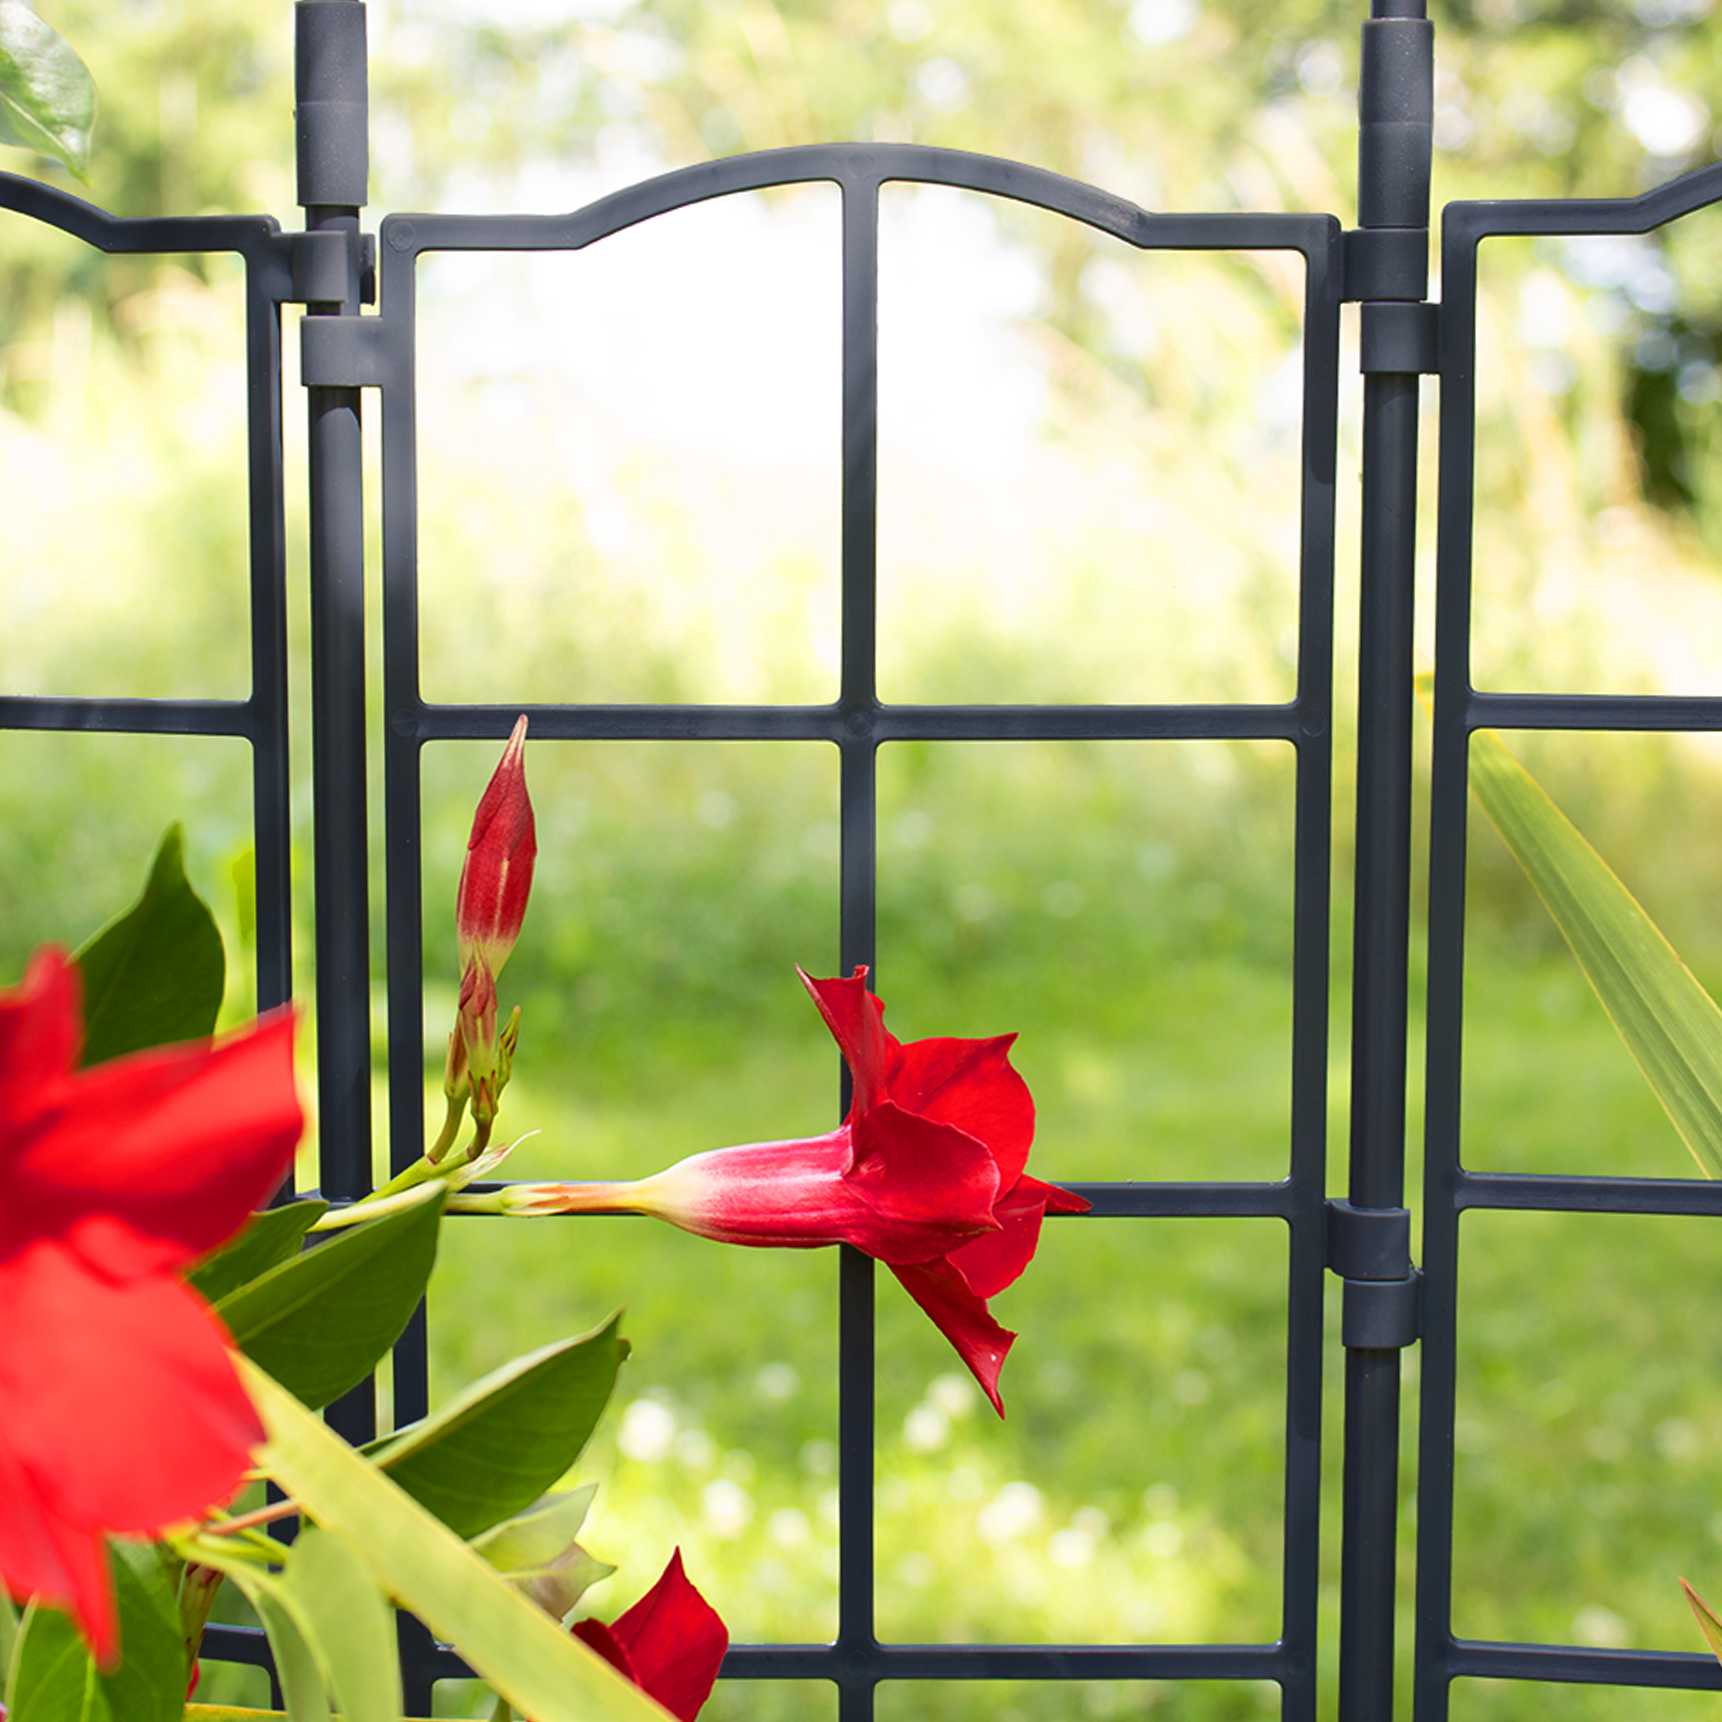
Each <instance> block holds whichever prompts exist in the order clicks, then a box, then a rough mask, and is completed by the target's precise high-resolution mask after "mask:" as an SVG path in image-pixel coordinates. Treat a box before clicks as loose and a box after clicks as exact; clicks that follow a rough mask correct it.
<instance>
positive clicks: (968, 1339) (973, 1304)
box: [891, 1262, 1016, 1417]
mask: <svg viewBox="0 0 1722 1722" xmlns="http://www.w3.org/2000/svg"><path fill="white" fill-rule="evenodd" d="M891 1272H892V1273H894V1274H895V1275H896V1276H897V1278H898V1279H900V1280H901V1281H902V1282H903V1286H904V1289H905V1290H906V1291H907V1292H908V1294H909V1296H910V1297H912V1298H913V1299H914V1300H915V1302H916V1303H918V1304H919V1305H920V1306H921V1308H922V1309H924V1310H925V1311H926V1312H927V1314H928V1315H929V1316H931V1317H932V1319H933V1325H934V1326H935V1327H937V1328H938V1330H939V1332H940V1333H942V1334H943V1335H944V1336H945V1338H946V1339H948V1340H949V1341H950V1342H951V1344H952V1345H954V1346H955V1347H956V1349H957V1355H958V1356H959V1357H960V1358H961V1359H962V1360H963V1362H964V1363H966V1364H967V1365H968V1366H969V1369H970V1371H971V1372H972V1373H973V1375H974V1378H975V1380H976V1381H978V1382H979V1383H980V1384H981V1389H982V1391H983V1392H984V1393H985V1394H986V1396H987V1398H988V1399H990V1400H991V1401H992V1406H993V1410H995V1411H996V1412H997V1413H998V1414H999V1416H1001V1417H1002V1416H1004V1401H1003V1400H1002V1399H1001V1398H1000V1397H999V1371H1000V1370H1001V1369H1003V1368H1004V1360H1005V1357H1006V1355H1007V1354H1008V1353H1009V1351H1010V1348H1011V1346H1012V1345H1013V1344H1015V1342H1016V1335H1015V1334H1014V1333H1012V1332H1011V1331H1010V1330H1009V1329H1008V1328H1003V1327H1000V1326H999V1324H998V1323H997V1322H996V1321H994V1320H993V1318H992V1316H991V1315H989V1314H988V1313H987V1306H986V1303H985V1301H984V1300H983V1299H981V1298H978V1297H976V1296H975V1294H974V1293H973V1292H972V1291H970V1290H969V1288H968V1286H967V1284H966V1283H965V1282H964V1280H963V1276H962V1275H961V1274H959V1273H958V1272H957V1270H956V1269H955V1268H953V1267H952V1266H951V1264H950V1263H949V1262H926V1263H922V1264H921V1265H919V1266H916V1267H906V1268H898V1267H894V1268H892V1269H891Z"/></svg>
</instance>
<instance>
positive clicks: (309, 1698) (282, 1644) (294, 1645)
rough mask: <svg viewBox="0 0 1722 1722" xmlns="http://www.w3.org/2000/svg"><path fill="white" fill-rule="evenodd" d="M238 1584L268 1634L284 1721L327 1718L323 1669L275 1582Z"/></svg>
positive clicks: (323, 1721)
mask: <svg viewBox="0 0 1722 1722" xmlns="http://www.w3.org/2000/svg"><path fill="white" fill-rule="evenodd" d="M240 1588H241V1589H242V1590H245V1591H246V1592H247V1595H248V1597H249V1600H250V1603H251V1606H252V1607H253V1608H254V1609H256V1611H257V1618H258V1619H259V1620H260V1621H262V1623H263V1630H264V1632H265V1633H267V1634H268V1637H269V1648H270V1649H271V1650H273V1651H274V1652H275V1672H276V1674H277V1675H278V1676H279V1677H280V1680H281V1697H282V1699H283V1701H284V1702H285V1703H286V1705H287V1716H288V1722H331V1717H332V1716H333V1712H332V1711H331V1710H330V1708H329V1695H328V1693H327V1691H326V1690H325V1689H324V1686H323V1671H322V1669H320V1668H319V1667H318V1666H317V1658H316V1656H315V1655H314V1654H313V1653H312V1650H311V1646H310V1645H309V1643H307V1642H306V1639H305V1634H304V1633H303V1632H301V1631H300V1629H299V1623H298V1621H296V1620H295V1619H294V1618H293V1614H292V1611H291V1610H290V1609H288V1608H287V1606H286V1605H285V1604H284V1603H283V1602H282V1601H281V1599H280V1595H279V1592H280V1588H281V1587H280V1586H279V1584H278V1583H276V1582H275V1581H274V1580H270V1581H269V1582H268V1583H267V1584H266V1585H259V1586H250V1587H248V1586H245V1585H242V1586H241V1587H240ZM253 1592H255V1594H252V1593H253Z"/></svg>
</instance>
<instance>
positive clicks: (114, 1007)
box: [0, 0, 227, 1064]
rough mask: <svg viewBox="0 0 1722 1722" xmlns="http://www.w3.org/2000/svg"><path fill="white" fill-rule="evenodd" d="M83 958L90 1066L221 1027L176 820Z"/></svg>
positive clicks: (218, 988)
mask: <svg viewBox="0 0 1722 1722" xmlns="http://www.w3.org/2000/svg"><path fill="white" fill-rule="evenodd" d="M5 4H6V0H0V6H4V5H5ZM77 961H78V967H79V968H80V969H81V970H82V971H83V981H84V1050H83V1062H84V1063H85V1064H103V1063H105V1062H106V1061H107V1060H108V1059H110V1058H119V1057H121V1056H122V1055H123V1054H125V1053H128V1052H139V1051H141V1050H142V1049H143V1048H145V1047H149V1046H166V1045H168V1044H169V1043H170V1042H173V1041H179V1040H197V1039H199V1038H200V1037H201V1036H204V1035H209V1034H213V1033H214V1032H215V1019H216V1015H217V1013H218V1012H219V1011H220V1009H221V994H222V989H223V988H224V986H225V985H226V979H227V959H226V957H225V955H224V954H223V953H222V949H221V934H220V932H219V931H218V930H217V929H216V925H215V917H214V916H213V915H212V914H210V912H209V909H208V907H207V906H206V905H205V903H204V901H203V899H202V898H201V897H199V896H198V894H197V893H196V892H195V891H194V890H192V888H191V881H190V880H189V879H187V878H186V876H185V836H184V833H183V832H182V831H181V830H180V828H179V827H178V826H177V825H174V826H170V827H169V829H168V831H167V834H166V835H165V836H164V837H163V838H162V840H161V847H160V848H159V849H157V850H156V854H155V860H154V861H153V862H152V863H151V864H150V871H149V878H148V880H147V881H146V882H145V884H144V888H143V895H142V896H141V897H139V898H138V900H137V901H136V902H135V903H134V904H132V906H131V907H130V908H129V909H127V910H126V912H125V913H124V914H123V915H121V916H119V917H118V919H116V920H113V921H110V922H109V923H108V925H107V926H106V927H104V928H103V929H102V930H101V931H100V932H99V933H97V934H96V936H95V937H94V938H93V939H91V940H90V942H89V943H88V944H87V945H85V946H84V948H83V949H82V950H81V951H79V952H78V957H77Z"/></svg>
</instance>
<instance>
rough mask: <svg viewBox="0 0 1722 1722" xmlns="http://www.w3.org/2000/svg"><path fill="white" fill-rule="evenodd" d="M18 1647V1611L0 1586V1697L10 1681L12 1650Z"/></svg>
mask: <svg viewBox="0 0 1722 1722" xmlns="http://www.w3.org/2000/svg"><path fill="white" fill-rule="evenodd" d="M17 1647H18V1611H17V1610H16V1609H15V1608H14V1607H13V1606H12V1599H11V1598H10V1597H9V1596H8V1595H7V1594H6V1592H5V1590H4V1588H0V1698H4V1697H5V1695H6V1688H7V1687H8V1686H9V1685H10V1684H11V1682H12V1652H13V1651H14V1650H16V1649H17Z"/></svg>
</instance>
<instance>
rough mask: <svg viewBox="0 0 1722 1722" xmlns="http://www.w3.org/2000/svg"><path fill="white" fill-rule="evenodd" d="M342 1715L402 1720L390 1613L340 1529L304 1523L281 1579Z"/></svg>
mask: <svg viewBox="0 0 1722 1722" xmlns="http://www.w3.org/2000/svg"><path fill="white" fill-rule="evenodd" d="M284 1588H285V1590H286V1592H287V1594H288V1596H289V1597H290V1598H292V1599H293V1600H294V1601H296V1602H297V1604H298V1610H297V1618H298V1619H299V1620H300V1621H302V1622H303V1623H304V1629H305V1637H306V1640H307V1642H308V1643H309V1645H310V1647H311V1653H312V1655H313V1656H315V1657H316V1659H317V1663H318V1666H319V1667H320V1668H321V1669H322V1670H323V1679H324V1681H325V1683H326V1684H327V1686H328V1689H329V1691H330V1692H331V1693H332V1694H333V1696H334V1700H335V1707H336V1708H337V1709H338V1710H339V1711H340V1712H341V1714H342V1716H343V1717H345V1718H347V1722H400V1716H401V1709H402V1706H403V1700H402V1698H401V1668H400V1658H399V1655H398V1653H397V1651H396V1648H395V1622H394V1616H393V1615H392V1614H391V1613H390V1612H389V1605H388V1604H387V1603H386V1602H385V1601H384V1600H383V1596H382V1593H381V1592H380V1591H379V1590H378V1589H377V1584H376V1580H375V1579H374V1578H372V1576H371V1574H370V1572H369V1570H368V1569H367V1568H366V1566H365V1564H364V1562H363V1561H361V1560H360V1558H359V1556H358V1554H357V1553H356V1552H355V1551H354V1550H353V1548H352V1547H351V1546H350V1545H349V1544H348V1543H347V1542H346V1541H345V1540H344V1539H343V1538H341V1537H340V1536H337V1535H335V1534H334V1533H332V1532H330V1531H326V1530H320V1529H318V1528H317V1527H315V1526H307V1527H306V1528H305V1529H303V1530H301V1531H300V1533H299V1536H298V1539H297V1540H296V1541H295V1542H294V1544H293V1554H292V1557H291V1558H290V1559H289V1560H288V1562H287V1578H286V1582H285V1586H284Z"/></svg>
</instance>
